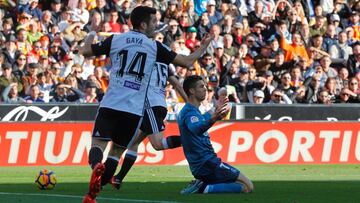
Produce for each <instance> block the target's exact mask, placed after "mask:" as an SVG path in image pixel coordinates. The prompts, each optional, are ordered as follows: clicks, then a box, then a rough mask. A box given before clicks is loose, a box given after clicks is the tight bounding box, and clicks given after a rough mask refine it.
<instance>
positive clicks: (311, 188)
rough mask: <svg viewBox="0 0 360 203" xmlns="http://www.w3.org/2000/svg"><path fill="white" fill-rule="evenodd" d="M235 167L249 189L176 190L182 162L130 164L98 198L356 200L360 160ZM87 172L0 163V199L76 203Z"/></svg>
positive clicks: (183, 180) (183, 179) (182, 182)
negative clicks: (42, 176) (40, 178)
mask: <svg viewBox="0 0 360 203" xmlns="http://www.w3.org/2000/svg"><path fill="white" fill-rule="evenodd" d="M236 167H237V168H240V169H241V171H242V172H244V173H245V174H246V175H247V176H248V177H250V178H251V179H252V180H253V182H254V185H255V191H254V193H252V194H221V195H202V194H196V195H187V196H186V195H180V194H179V192H180V190H181V189H182V188H183V187H185V186H186V185H187V184H188V182H189V181H190V180H191V179H192V176H191V175H190V172H189V171H188V168H187V166H135V167H134V168H133V169H132V171H130V173H129V175H128V176H127V177H126V179H125V182H124V183H123V185H122V188H121V190H120V191H115V190H114V189H113V188H111V186H110V185H108V186H106V187H105V188H104V190H103V191H102V192H101V195H100V198H99V199H98V202H99V203H105V202H153V201H155V202H156V201H161V202H166V201H168V202H206V203H209V202H221V203H225V202H259V203H260V202H261V203H263V202H292V203H295V202H341V203H344V202H354V203H355V202H360V192H359V191H360V166H359V165H261V166H260V165H242V166H236ZM43 168H46V169H50V170H53V171H54V172H55V173H56V175H57V180H58V184H57V185H56V187H55V189H54V190H51V191H40V190H38V189H37V188H36V186H35V183H34V178H35V174H36V173H37V172H38V171H39V170H40V169H43ZM90 172H91V171H90V169H89V167H82V166H76V167H74V166H72V167H53V166H46V167H0V202H4V203H8V202H9V203H12V202H26V203H32V202H34V203H35V202H46V203H51V202H62V203H63V202H66V203H68V202H69V203H70V202H81V197H82V196H83V195H84V194H85V192H86V191H87V188H88V179H89V177H90ZM8 193H17V194H8ZM19 193H21V194H19ZM56 195H59V196H56Z"/></svg>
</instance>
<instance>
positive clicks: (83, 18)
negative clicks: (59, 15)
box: [73, 0, 112, 28]
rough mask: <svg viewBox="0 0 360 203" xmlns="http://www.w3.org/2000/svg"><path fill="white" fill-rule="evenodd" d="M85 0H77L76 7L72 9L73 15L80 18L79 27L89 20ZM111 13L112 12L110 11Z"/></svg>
mask: <svg viewBox="0 0 360 203" xmlns="http://www.w3.org/2000/svg"><path fill="white" fill-rule="evenodd" d="M86 4H87V1H86V0H79V2H78V6H77V8H75V9H74V11H73V15H75V17H77V18H78V19H79V20H80V23H81V25H82V26H81V28H83V27H84V25H86V24H87V23H88V22H89V18H90V14H89V11H88V10H87V9H86ZM110 14H112V13H110Z"/></svg>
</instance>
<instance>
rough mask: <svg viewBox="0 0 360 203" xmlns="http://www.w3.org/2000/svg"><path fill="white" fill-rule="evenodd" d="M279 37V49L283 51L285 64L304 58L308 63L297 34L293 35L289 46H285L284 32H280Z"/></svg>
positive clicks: (305, 52) (307, 57)
mask: <svg viewBox="0 0 360 203" xmlns="http://www.w3.org/2000/svg"><path fill="white" fill-rule="evenodd" d="M280 36H281V42H280V47H281V48H282V49H283V50H284V51H285V59H284V60H285V62H289V61H291V60H297V61H299V59H300V58H305V59H306V60H307V61H310V60H309V56H308V54H307V51H306V49H305V46H304V44H303V43H302V41H301V36H300V34H299V33H294V34H293V37H292V44H290V45H289V44H287V43H286V41H285V38H284V36H285V34H284V32H281V33H280Z"/></svg>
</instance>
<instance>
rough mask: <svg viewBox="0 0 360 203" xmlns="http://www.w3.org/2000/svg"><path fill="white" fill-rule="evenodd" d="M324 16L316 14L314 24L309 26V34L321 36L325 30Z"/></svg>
mask: <svg viewBox="0 0 360 203" xmlns="http://www.w3.org/2000/svg"><path fill="white" fill-rule="evenodd" d="M325 20H326V19H325V17H323V16H316V17H315V24H314V25H313V26H311V27H310V35H311V36H315V35H321V36H323V35H324V34H325V32H326V26H325Z"/></svg>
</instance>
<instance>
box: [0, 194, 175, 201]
mask: <svg viewBox="0 0 360 203" xmlns="http://www.w3.org/2000/svg"><path fill="white" fill-rule="evenodd" d="M0 195H21V196H44V197H60V198H77V199H82V198H84V197H83V196H79V195H61V194H37V193H16V192H0ZM96 199H98V200H109V201H122V202H154V203H176V202H174V201H158V200H141V199H120V198H110V197H97V198H96Z"/></svg>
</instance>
